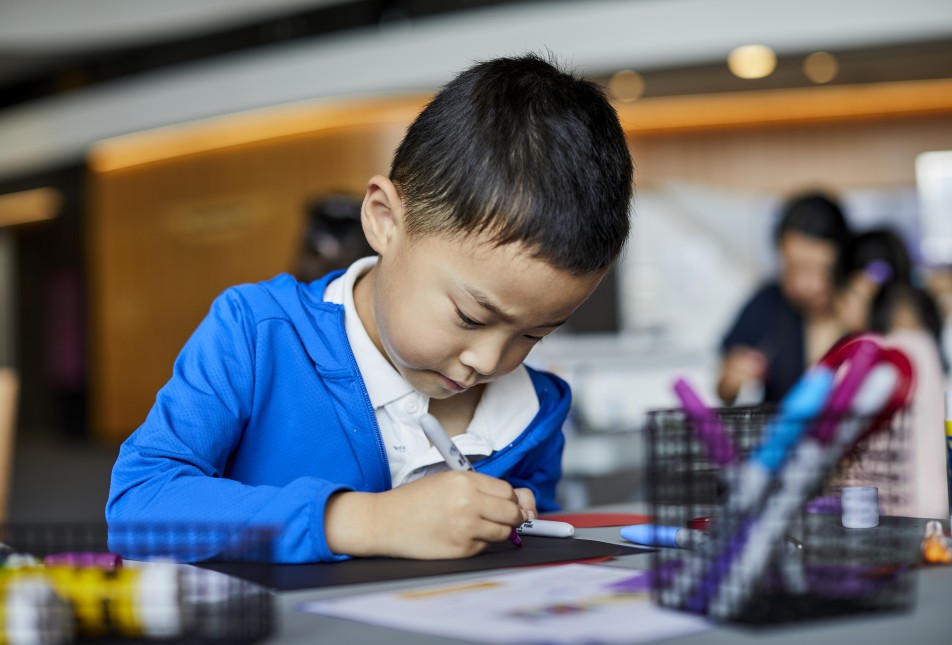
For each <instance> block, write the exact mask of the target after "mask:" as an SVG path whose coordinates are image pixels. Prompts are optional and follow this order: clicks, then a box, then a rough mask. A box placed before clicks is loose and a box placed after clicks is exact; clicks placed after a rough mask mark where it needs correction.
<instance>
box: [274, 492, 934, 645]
mask: <svg viewBox="0 0 952 645" xmlns="http://www.w3.org/2000/svg"><path fill="white" fill-rule="evenodd" d="M593 510H595V509H593ZM597 510H599V511H602V510H608V511H630V512H643V511H644V509H643V508H634V507H631V506H626V507H612V508H609V509H597ZM923 525H924V522H923ZM917 527H918V525H917V524H915V523H913V524H912V525H911V530H918V528H917ZM576 536H577V537H579V538H584V539H591V540H601V541H605V542H612V543H618V544H626V542H625V541H624V540H621V539H620V538H619V537H618V528H617V527H615V528H598V529H579V530H578V531H577V532H576ZM608 565H609V566H617V567H624V568H630V569H646V568H648V567H650V565H651V557H650V555H648V554H636V555H626V556H622V557H620V558H616V559H615V560H614V561H612V562H611V563H608ZM485 575H486V572H485V571H484V572H479V573H468V574H456V575H452V576H440V577H438V578H414V579H412V580H401V581H393V582H385V583H371V584H363V585H352V586H345V587H332V588H324V589H314V590H305V591H295V592H283V593H280V594H278V597H277V607H278V624H277V627H276V630H275V633H274V635H273V636H272V638H270V639H269V640H268V641H267V642H269V643H288V644H290V643H315V642H320V643H346V644H348V645H359V644H363V643H367V644H370V643H387V645H411V644H412V645H449V644H452V643H465V642H469V641H461V640H456V639H450V638H445V637H441V636H431V635H428V634H420V633H414V632H407V631H401V630H396V629H389V628H383V627H377V626H374V625H368V624H363V623H357V622H352V621H347V620H341V619H337V618H330V617H326V616H318V615H315V614H310V613H304V612H301V611H299V610H298V606H299V605H300V604H301V603H303V602H307V601H310V600H319V599H326V598H336V597H343V596H345V595H354V594H361V593H368V592H377V591H384V590H390V589H402V588H409V587H417V586H421V585H424V584H427V583H433V582H437V581H439V582H446V581H451V580H462V579H467V578H473V577H479V576H485ZM914 579H915V580H914V587H915V600H914V602H913V606H912V608H911V609H910V610H908V611H904V612H889V613H884V614H868V613H867V614H863V615H861V616H849V617H837V618H829V619H823V620H803V621H799V622H796V623H787V624H784V625H781V626H768V627H757V628H754V627H745V626H739V625H718V626H716V627H715V628H714V629H713V630H711V631H706V632H703V633H700V634H695V635H692V636H686V637H681V638H675V639H669V640H665V641H664V642H665V643H669V644H671V645H678V644H681V643H684V644H695V645H696V644H700V643H704V644H705V645H707V644H711V645H718V644H725V645H726V644H735V643H741V644H743V643H758V644H761V643H790V644H791V645H792V644H794V643H796V644H798V645H799V644H802V643H809V644H810V645H820V644H823V643H833V644H836V645H851V644H853V643H856V644H862V645H877V644H883V645H887V644H888V645H895V644H897V643H905V642H910V640H914V641H916V642H917V643H923V644H925V643H929V644H932V643H935V644H938V643H948V642H952V567H934V568H923V569H920V570H919V571H918V572H917V573H916V574H915V576H914Z"/></svg>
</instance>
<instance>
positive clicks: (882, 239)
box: [835, 228, 949, 372]
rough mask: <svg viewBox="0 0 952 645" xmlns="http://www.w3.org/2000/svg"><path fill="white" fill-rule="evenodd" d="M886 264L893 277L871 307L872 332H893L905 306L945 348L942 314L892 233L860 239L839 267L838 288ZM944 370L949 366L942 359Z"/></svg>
mask: <svg viewBox="0 0 952 645" xmlns="http://www.w3.org/2000/svg"><path fill="white" fill-rule="evenodd" d="M876 260H879V261H883V262H886V263H887V264H888V265H889V267H890V269H892V275H891V276H890V277H889V279H888V280H887V281H886V282H885V283H884V284H883V285H882V286H881V287H880V289H879V291H878V292H877V293H876V296H875V297H874V298H873V302H872V304H871V305H870V315H869V329H870V331H874V332H876V333H879V334H885V333H887V332H889V330H890V329H891V328H892V325H893V316H894V315H895V312H896V310H897V309H898V308H899V307H900V306H901V305H904V304H905V305H908V306H911V307H912V308H913V309H914V310H915V312H916V314H917V315H918V317H919V320H920V322H921V323H922V326H923V328H924V329H925V330H926V331H928V332H929V334H930V335H931V336H932V338H933V339H934V340H935V342H936V344H937V345H938V346H939V347H942V328H943V321H942V314H941V313H940V311H939V306H938V304H937V303H936V302H935V300H934V299H933V298H932V297H931V296H930V295H929V293H928V292H926V291H925V290H924V289H922V288H920V287H918V286H917V285H916V283H915V280H914V266H913V263H912V259H911V257H910V255H909V250H908V248H907V247H906V243H905V242H904V241H903V239H902V238H901V237H900V236H899V235H898V234H897V233H896V232H895V231H893V230H892V229H889V228H876V229H870V230H868V231H865V232H863V233H860V234H858V235H856V236H855V237H854V238H853V239H852V240H850V242H849V243H848V244H847V245H846V247H845V248H844V249H843V252H842V253H841V254H840V258H839V261H838V262H837V266H836V279H835V281H836V285H837V288H843V287H845V286H846V284H847V283H848V281H849V280H850V278H851V276H852V275H853V274H854V273H855V272H857V271H862V270H863V269H865V268H866V266H867V265H869V263H870V262H873V261H876ZM941 358H942V367H943V369H944V370H945V371H946V372H947V371H948V369H949V366H948V364H947V362H946V360H945V356H942V357H941Z"/></svg>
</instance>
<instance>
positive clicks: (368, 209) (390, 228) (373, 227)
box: [360, 175, 403, 253]
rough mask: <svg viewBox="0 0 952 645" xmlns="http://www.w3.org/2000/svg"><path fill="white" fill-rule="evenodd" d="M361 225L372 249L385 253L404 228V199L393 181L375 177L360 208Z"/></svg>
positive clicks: (368, 185) (369, 184) (371, 179)
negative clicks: (396, 235)
mask: <svg viewBox="0 0 952 645" xmlns="http://www.w3.org/2000/svg"><path fill="white" fill-rule="evenodd" d="M360 223H361V226H362V227H363V229H364V236H365V237H366V238H367V242H368V243H369V244H370V247H371V248H372V249H373V250H374V251H376V252H377V253H383V252H384V250H386V248H387V247H388V246H389V244H390V242H391V241H392V240H393V238H394V235H395V234H396V233H398V232H399V231H400V229H401V228H402V227H403V199H402V198H401V197H400V192H399V191H398V190H397V187H396V186H395V185H394V183H393V182H392V181H390V180H389V179H388V178H386V177H384V176H382V175H374V176H373V177H371V178H370V181H368V182H367V194H366V195H364V203H363V205H362V206H361V208H360Z"/></svg>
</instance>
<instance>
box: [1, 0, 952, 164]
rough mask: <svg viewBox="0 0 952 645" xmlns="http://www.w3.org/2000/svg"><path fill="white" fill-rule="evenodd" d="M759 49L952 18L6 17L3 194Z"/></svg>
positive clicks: (329, 11)
mask: <svg viewBox="0 0 952 645" xmlns="http://www.w3.org/2000/svg"><path fill="white" fill-rule="evenodd" d="M459 7H463V9H458V8H459ZM223 34H224V35H228V38H224V37H223ZM229 38H230V40H229ZM749 43H765V44H768V45H770V46H771V47H772V48H773V49H774V50H775V51H776V52H777V54H778V55H779V56H780V57H781V58H783V57H793V56H801V55H804V54H806V53H809V52H811V51H814V50H826V51H851V50H860V49H870V48H873V49H876V48H879V50H882V51H886V52H889V51H899V50H890V49H889V48H891V47H892V48H896V47H899V48H905V50H909V48H910V47H913V48H914V47H915V45H916V44H917V43H927V44H929V46H931V47H934V46H935V44H936V43H940V44H941V43H952V2H949V1H948V0H903V1H902V2H898V1H896V0H774V1H771V2H763V1H762V0H587V1H586V0H574V1H570V0H562V1H541V0H538V1H523V2H505V1H498V0H497V1H495V2H492V1H486V0H484V1H479V0H470V1H468V2H464V1H458V2H443V1H439V0H403V1H401V0H389V1H388V0H374V1H368V0H268V1H267V2H262V1H261V0H201V1H199V2H196V1H195V0H163V1H162V2H152V3H149V2H132V1H130V0H84V1H83V2H75V1H74V0H31V1H29V2H22V1H19V0H0V94H2V93H4V92H6V93H7V95H6V99H7V100H6V101H5V102H3V101H0V105H3V106H5V107H0V150H3V151H4V154H2V155H0V179H3V178H4V177H10V176H22V175H24V174H29V173H33V172H37V171H38V170H39V169H42V168H46V167H50V166H52V165H55V164H58V163H64V162H67V161H70V160H75V159H77V158H81V155H82V154H83V152H84V151H85V150H86V149H87V147H88V146H89V145H90V144H91V143H92V142H93V141H95V140H98V139H102V138H106V137H111V136H115V135H118V134H123V133H126V132H134V131H139V130H143V129H148V128H154V127H160V126H163V125H167V124H173V123H181V122H185V121H191V120H195V119H201V118H206V117H211V116H216V115H220V114H225V113H230V112H236V111H242V110H250V109H256V108H261V107H266V106H269V105H276V104H283V103H289V102H295V101H303V100H311V99H316V98H322V97H330V96H340V95H353V94H367V93H375V92H394V91H419V90H431V89H433V88H435V87H437V86H438V85H439V84H440V83H442V82H444V81H445V80H446V79H447V78H448V77H449V76H451V75H452V74H453V73H454V72H455V71H457V70H459V69H461V68H463V67H465V66H467V65H468V64H470V63H471V62H472V61H473V60H475V59H480V58H488V57H492V56H498V55H505V54H511V53H518V52H522V51H527V50H533V51H545V50H550V51H552V52H553V53H555V54H556V55H557V56H558V57H559V58H560V59H561V60H563V61H564V62H565V63H566V64H567V65H568V66H570V67H574V68H575V69H577V70H578V71H580V72H581V73H585V74H588V75H591V76H599V75H604V74H608V73H611V72H612V71H614V70H617V69H621V68H634V69H638V70H639V71H643V72H649V73H653V72H658V71H667V72H670V74H669V77H670V76H671V74H676V73H677V72H678V71H679V70H686V69H693V70H700V72H695V74H694V76H695V79H696V82H697V83H700V85H703V79H704V78H713V77H712V76H711V74H709V73H708V72H706V71H705V70H722V69H723V61H724V58H725V56H726V54H727V53H728V52H729V51H730V50H731V49H732V48H733V47H735V46H737V45H740V44H749ZM216 47H217V48H218V49H216ZM884 48H885V49H884ZM918 55H919V60H920V64H921V63H922V61H926V62H928V61H929V60H930V58H931V59H934V58H935V57H934V56H933V54H932V53H931V52H930V51H928V50H927V51H925V52H924V53H923V52H920V53H919V54H918ZM890 56H891V54H890ZM883 60H885V59H883ZM882 66H883V67H886V66H887V65H885V63H884V64H883V65H882ZM893 67H895V65H893ZM685 78H687V76H685ZM37 79H39V80H37ZM39 81H43V83H41V84H38V83H39ZM700 85H699V86H700ZM16 92H19V94H16ZM14 95H15V96H14Z"/></svg>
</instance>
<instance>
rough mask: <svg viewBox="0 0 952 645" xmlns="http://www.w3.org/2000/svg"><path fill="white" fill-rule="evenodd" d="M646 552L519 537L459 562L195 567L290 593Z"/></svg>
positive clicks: (375, 560)
mask: <svg viewBox="0 0 952 645" xmlns="http://www.w3.org/2000/svg"><path fill="white" fill-rule="evenodd" d="M651 550H652V549H645V548H639V547H634V546H624V545H619V544H609V543H607V542H596V541H593V540H579V539H575V538H546V537H538V536H522V548H518V547H516V546H513V545H512V544H510V543H509V542H501V543H499V544H493V545H491V546H490V547H489V549H487V550H486V551H484V552H483V553H480V554H479V555H476V556H473V557H471V558H463V559H459V560H403V559H398V558H352V559H350V560H345V561H343V562H320V563H314V564H264V563H246V562H211V563H205V564H202V565H200V566H203V567H205V568H208V569H212V570H214V571H220V572H222V573H226V574H229V575H232V576H235V577H237V578H242V579H244V580H249V581H251V582H254V583H257V584H259V585H261V586H263V587H267V588H269V589H274V590H276V591H294V590H298V589H317V588H320V587H333V586H336V585H352V584H360V583H366V582H383V581H387V580H402V579H406V578H421V577H425V576H438V575H445V574H450V573H465V572H468V571H486V570H490V569H501V568H504V567H524V566H530V565H537V564H554V563H557V562H570V561H574V560H589V559H593V558H604V557H614V556H619V555H625V554H629V553H647V552H649V551H651Z"/></svg>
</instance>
